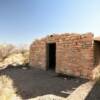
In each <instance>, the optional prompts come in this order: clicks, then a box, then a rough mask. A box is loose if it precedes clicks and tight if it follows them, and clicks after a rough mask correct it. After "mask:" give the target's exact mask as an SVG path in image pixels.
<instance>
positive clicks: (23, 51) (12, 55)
mask: <svg viewBox="0 0 100 100" xmlns="http://www.w3.org/2000/svg"><path fill="white" fill-rule="evenodd" d="M28 63H29V48H28V46H26V45H22V47H21V46H20V47H16V46H13V45H11V44H1V45H0V69H4V68H6V67H7V66H8V65H12V66H18V65H26V64H28Z"/></svg>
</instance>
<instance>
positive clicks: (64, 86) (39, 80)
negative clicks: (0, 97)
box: [0, 68, 92, 100]
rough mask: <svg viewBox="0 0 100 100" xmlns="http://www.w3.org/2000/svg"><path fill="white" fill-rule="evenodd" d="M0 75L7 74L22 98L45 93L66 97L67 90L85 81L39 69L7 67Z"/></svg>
mask: <svg viewBox="0 0 100 100" xmlns="http://www.w3.org/2000/svg"><path fill="white" fill-rule="evenodd" d="M0 75H7V76H9V77H10V78H11V79H12V80H13V81H14V86H15V87H16V88H17V90H18V91H17V94H19V95H20V96H21V97H22V98H23V99H29V98H34V97H37V96H42V95H47V94H53V95H57V96H61V97H67V96H68V94H66V92H67V91H68V90H72V91H73V88H77V87H78V86H79V85H81V84H83V83H85V82H86V80H83V79H79V78H72V77H71V78H69V77H67V76H62V77H59V76H58V75H57V74H56V73H55V72H54V71H43V70H39V69H22V68H7V69H4V70H2V71H0ZM91 100H92V99H91Z"/></svg>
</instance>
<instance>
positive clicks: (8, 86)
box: [0, 75, 21, 100]
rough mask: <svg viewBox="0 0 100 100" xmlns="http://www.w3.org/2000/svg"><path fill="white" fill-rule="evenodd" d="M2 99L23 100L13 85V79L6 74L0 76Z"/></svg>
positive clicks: (0, 99) (0, 96)
mask: <svg viewBox="0 0 100 100" xmlns="http://www.w3.org/2000/svg"><path fill="white" fill-rule="evenodd" d="M0 100H21V97H19V96H18V95H17V94H16V89H15V88H14V87H13V81H12V80H11V79H10V78H9V77H8V76H6V75H2V76H0Z"/></svg>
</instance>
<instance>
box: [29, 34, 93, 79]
mask: <svg viewBox="0 0 100 100" xmlns="http://www.w3.org/2000/svg"><path fill="white" fill-rule="evenodd" d="M51 42H55V43H56V72H57V73H63V74H67V75H74V76H80V77H85V78H90V77H92V74H91V73H92V69H93V67H94V53H93V51H94V50H93V49H94V48H93V34H91V33H87V34H83V35H80V34H68V33H66V34H63V35H52V36H48V37H46V38H43V39H41V40H38V41H35V42H33V44H32V45H31V48H30V65H31V66H32V67H36V68H41V69H44V70H46V44H47V43H51Z"/></svg>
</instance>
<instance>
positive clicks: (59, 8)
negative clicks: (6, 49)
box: [0, 0, 100, 44]
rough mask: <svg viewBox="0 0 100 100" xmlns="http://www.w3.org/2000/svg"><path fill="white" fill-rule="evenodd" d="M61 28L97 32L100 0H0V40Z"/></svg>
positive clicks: (16, 41)
mask: <svg viewBox="0 0 100 100" xmlns="http://www.w3.org/2000/svg"><path fill="white" fill-rule="evenodd" d="M65 32H76V33H84V32H93V33H94V35H95V36H99V35H100V0H0V43H13V44H22V43H24V44H25V43H31V42H32V41H33V40H35V39H37V38H41V37H44V36H46V35H48V34H52V33H65Z"/></svg>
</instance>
